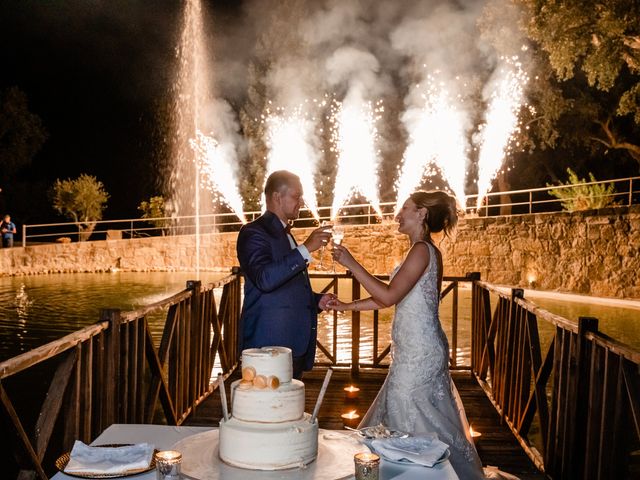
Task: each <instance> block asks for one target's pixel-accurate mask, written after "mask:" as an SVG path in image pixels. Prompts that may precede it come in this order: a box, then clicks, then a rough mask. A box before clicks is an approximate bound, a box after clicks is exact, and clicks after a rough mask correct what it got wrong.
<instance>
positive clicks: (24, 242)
mask: <svg viewBox="0 0 640 480" xmlns="http://www.w3.org/2000/svg"><path fill="white" fill-rule="evenodd" d="M26 246H27V226H26V225H22V247H23V248H24V247H26Z"/></svg>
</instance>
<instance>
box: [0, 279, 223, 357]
mask: <svg viewBox="0 0 640 480" xmlns="http://www.w3.org/2000/svg"><path fill="white" fill-rule="evenodd" d="M226 275H227V274H224V273H201V274H200V277H201V278H200V279H201V281H202V282H203V283H205V284H206V283H209V282H213V281H215V280H218V279H219V278H222V277H224V276H226ZM193 279H195V274H194V273H188V272H179V273H178V272H171V273H164V272H163V273H155V272H154V273H150V272H144V273H142V272H118V273H78V274H64V275H40V276H27V277H2V278H0V360H5V359H7V358H10V357H13V356H15V355H18V354H20V353H23V352H26V351H29V350H31V349H33V348H35V347H37V346H40V345H43V344H45V343H47V342H50V341H52V340H56V339H58V338H60V337H63V336H64V335H66V334H68V333H71V332H74V331H76V330H79V329H80V328H82V327H84V326H86V325H90V324H92V323H95V322H97V321H98V320H99V315H100V310H101V309H103V308H120V309H122V310H133V309H135V308H137V307H140V306H142V305H148V304H150V303H153V302H156V301H159V300H161V299H163V298H167V297H169V296H171V295H173V294H175V293H177V292H179V291H181V290H184V288H185V286H186V282H187V280H193ZM157 322H161V323H163V322H164V320H163V319H162V320H160V319H158V320H156V323H157ZM153 326H156V327H158V326H157V325H153Z"/></svg>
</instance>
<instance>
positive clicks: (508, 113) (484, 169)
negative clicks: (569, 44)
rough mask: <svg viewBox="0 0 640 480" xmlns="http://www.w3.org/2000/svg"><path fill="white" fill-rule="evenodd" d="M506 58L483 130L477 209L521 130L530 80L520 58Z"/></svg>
mask: <svg viewBox="0 0 640 480" xmlns="http://www.w3.org/2000/svg"><path fill="white" fill-rule="evenodd" d="M503 60H505V67H504V68H502V69H500V70H498V77H497V78H498V80H497V82H495V84H494V88H493V90H492V92H491V96H490V99H489V107H488V109H487V112H486V115H485V124H484V125H483V127H482V129H481V132H480V134H481V135H480V136H481V141H480V156H479V158H478V201H477V203H476V208H480V206H481V205H482V202H483V200H484V197H485V196H486V194H487V192H488V191H489V190H490V189H491V181H492V180H493V178H494V177H495V175H496V174H497V173H498V171H499V170H500V167H501V166H502V163H503V161H504V157H505V155H506V153H507V151H508V147H509V142H510V140H511V138H512V136H513V134H514V132H516V131H517V129H518V111H519V110H520V108H521V107H522V102H523V93H524V87H525V85H526V84H527V82H528V80H529V78H528V76H527V75H526V74H525V73H524V72H523V70H522V65H521V64H520V63H519V62H518V61H517V59H513V60H506V59H503Z"/></svg>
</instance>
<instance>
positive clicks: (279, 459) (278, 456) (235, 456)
mask: <svg viewBox="0 0 640 480" xmlns="http://www.w3.org/2000/svg"><path fill="white" fill-rule="evenodd" d="M310 418H311V416H310V415H309V414H308V413H305V414H304V416H303V418H302V419H300V420H296V421H293V422H283V423H255V422H243V421H242V420H238V419H236V418H233V417H232V418H230V419H229V420H227V421H226V422H225V421H224V420H221V421H220V459H221V460H222V461H224V462H225V463H228V464H229V465H233V466H235V467H240V468H246V469H250V470H284V469H286V468H295V467H300V466H302V465H307V464H308V463H311V462H313V461H314V460H315V459H316V457H317V455H318V422H315V423H313V424H311V423H309V420H310Z"/></svg>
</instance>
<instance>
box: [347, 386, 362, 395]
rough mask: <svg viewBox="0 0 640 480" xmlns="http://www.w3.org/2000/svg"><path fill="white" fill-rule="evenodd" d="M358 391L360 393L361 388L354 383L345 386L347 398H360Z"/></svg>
mask: <svg viewBox="0 0 640 480" xmlns="http://www.w3.org/2000/svg"><path fill="white" fill-rule="evenodd" d="M358 393H360V389H359V388H358V387H356V386H354V385H349V386H348V387H344V394H345V396H346V397H347V398H358Z"/></svg>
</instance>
